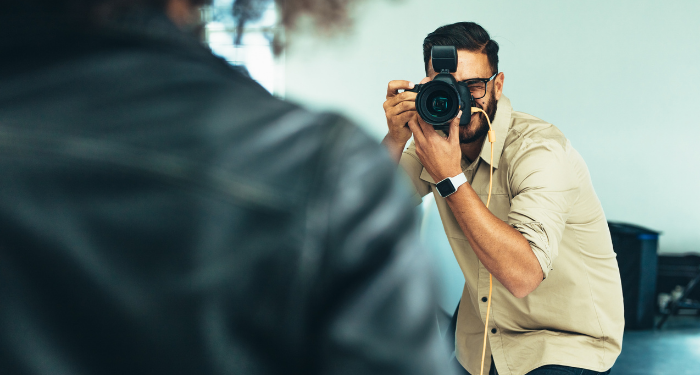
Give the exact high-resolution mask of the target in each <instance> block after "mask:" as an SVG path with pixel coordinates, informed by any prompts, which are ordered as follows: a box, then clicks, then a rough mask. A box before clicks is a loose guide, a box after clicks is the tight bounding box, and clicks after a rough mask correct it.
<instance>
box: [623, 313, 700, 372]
mask: <svg viewBox="0 0 700 375" xmlns="http://www.w3.org/2000/svg"><path fill="white" fill-rule="evenodd" d="M610 374H611V375H700V316H674V317H671V318H670V319H669V320H668V321H667V322H666V324H665V325H664V327H663V328H662V329H660V330H650V331H627V332H625V335H624V338H623V342H622V354H620V357H618V359H617V361H616V362H615V365H614V366H613V368H612V371H611V372H610Z"/></svg>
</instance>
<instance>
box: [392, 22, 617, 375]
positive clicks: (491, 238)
mask: <svg viewBox="0 0 700 375" xmlns="http://www.w3.org/2000/svg"><path fill="white" fill-rule="evenodd" d="M433 46H455V47H456V49H457V54H458V66H457V71H456V72H455V73H453V75H454V77H455V79H456V80H457V81H466V82H467V83H468V85H469V89H470V92H471V94H472V96H473V97H474V98H475V99H476V106H477V107H479V108H481V109H482V110H483V111H484V112H486V114H488V116H489V117H490V119H491V120H492V123H493V124H492V125H493V130H494V132H495V134H496V140H495V143H494V146H493V147H494V158H493V168H494V172H493V196H492V198H491V202H490V206H489V208H488V209H487V208H486V206H485V203H486V199H487V195H488V190H489V157H490V144H489V142H488V141H487V140H486V139H485V138H486V137H485V136H486V133H487V131H488V130H489V127H488V123H487V120H486V118H485V117H484V116H483V114H481V113H478V114H475V115H473V116H472V117H471V121H470V122H469V124H468V125H466V126H459V121H460V119H459V116H458V118H455V119H454V120H453V121H452V122H451V123H450V127H449V132H448V134H444V133H442V132H437V131H435V129H434V128H433V127H432V126H431V125H428V124H426V123H425V122H424V121H423V120H422V119H421V118H420V117H419V116H418V115H417V113H416V104H415V98H416V94H415V93H413V92H401V93H400V92H399V91H400V90H402V89H403V90H408V89H411V88H413V87H414V85H413V83H411V82H408V81H392V82H390V83H389V87H388V91H387V98H386V102H385V103H384V110H385V112H386V117H387V123H388V127H389V132H388V134H387V136H386V137H385V139H384V144H385V145H386V147H387V148H388V149H389V151H390V153H391V154H392V155H393V157H394V158H395V159H396V160H400V165H401V167H402V168H403V169H404V170H405V171H406V172H407V173H408V176H409V177H410V179H411V180H412V182H413V185H414V186H415V189H416V192H415V194H416V198H417V199H418V202H419V201H420V197H422V196H425V195H426V194H429V193H431V192H432V193H433V195H434V196H435V200H436V202H437V206H438V209H439V212H440V216H441V218H442V222H443V225H444V228H445V232H446V234H447V237H448V239H449V242H450V245H451V247H452V250H453V252H454V254H455V258H456V259H457V262H458V263H459V266H460V267H461V269H462V272H463V274H464V277H465V280H466V283H465V286H464V291H463V294H462V298H461V301H460V305H459V312H458V316H457V328H456V333H455V348H456V349H455V354H456V358H457V359H458V361H459V363H460V364H461V365H462V366H463V367H464V368H465V369H466V371H468V372H469V373H471V374H472V375H473V374H479V372H480V366H481V358H482V346H483V344H482V343H483V335H484V331H485V329H486V330H487V335H488V338H487V340H488V341H487V344H486V356H485V359H486V363H485V369H486V371H488V369H489V368H490V372H491V374H500V375H522V374H599V373H602V374H606V373H608V371H609V369H610V368H611V367H612V365H613V363H614V362H615V359H616V358H617V356H618V355H619V354H620V350H621V345H622V332H623V328H624V318H623V304H622V288H621V283H620V275H619V270H618V266H617V261H616V259H615V253H614V252H613V248H612V242H611V238H610V233H609V230H608V226H607V222H606V219H605V215H604V213H603V209H602V208H601V204H600V202H599V200H598V198H597V196H596V194H595V191H594V190H593V186H592V184H591V179H590V176H589V173H588V169H587V167H586V164H585V163H584V161H583V159H582V158H581V156H580V155H579V154H578V153H577V152H576V150H575V149H574V148H573V147H572V146H571V144H570V143H569V141H568V140H567V139H566V137H564V134H562V132H561V131H560V130H559V129H557V128H556V127H555V126H554V125H551V124H548V123H547V122H545V121H543V120H540V119H538V118H536V117H534V116H531V115H528V114H525V113H522V112H517V111H515V110H513V108H512V107H511V103H510V100H508V98H507V97H506V96H505V95H503V85H504V74H503V73H502V72H499V71H498V44H497V43H496V42H495V41H493V40H491V39H490V37H489V34H488V33H487V32H486V30H484V29H483V28H482V27H481V26H479V25H477V24H475V23H471V22H460V23H455V24H451V25H446V26H443V27H440V28H438V29H437V30H435V31H434V32H432V33H430V34H429V35H428V36H427V37H426V38H425V40H424V42H423V51H424V60H425V69H426V74H427V76H428V77H427V78H425V79H424V80H423V82H426V81H429V80H430V79H432V78H433V77H435V75H436V72H435V71H433V69H432V65H431V62H430V53H431V49H432V47H433ZM423 82H421V83H423ZM461 116H469V114H468V113H467V114H465V113H462V114H461ZM411 136H413V142H412V143H411V144H410V145H409V147H408V148H407V149H406V150H405V151H403V150H404V147H405V145H406V143H407V142H408V140H409V139H410V138H411ZM402 151H403V153H402ZM461 174H464V176H466V180H467V183H463V184H462V185H459V186H458V187H457V190H456V191H455V192H454V193H453V194H451V195H448V196H446V197H442V196H440V194H439V193H438V190H437V189H436V182H440V181H442V180H444V179H446V178H454V177H458V178H456V179H455V181H458V180H459V179H460V177H461V176H460V175H461ZM462 178H463V177H462ZM489 273H491V274H492V275H493V295H492V297H491V298H492V301H491V312H490V318H489V320H488V325H487V327H485V322H486V314H487V311H486V310H487V305H488V302H489V301H488V295H489ZM462 371H464V370H462Z"/></svg>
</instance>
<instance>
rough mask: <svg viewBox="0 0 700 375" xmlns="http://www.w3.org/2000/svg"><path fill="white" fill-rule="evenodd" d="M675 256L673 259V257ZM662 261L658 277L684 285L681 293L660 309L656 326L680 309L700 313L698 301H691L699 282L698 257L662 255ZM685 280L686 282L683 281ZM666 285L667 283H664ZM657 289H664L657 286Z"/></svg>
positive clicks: (661, 325)
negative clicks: (659, 317) (670, 279)
mask: <svg viewBox="0 0 700 375" xmlns="http://www.w3.org/2000/svg"><path fill="white" fill-rule="evenodd" d="M673 258H675V259H673ZM664 261H665V262H664V263H663V264H659V279H660V280H661V279H662V278H673V279H677V280H675V282H676V283H677V284H675V285H685V287H684V288H683V293H682V294H681V295H680V296H679V297H678V298H675V299H673V300H672V301H671V303H670V304H669V306H668V307H667V308H665V309H663V310H662V311H661V319H660V320H659V322H658V323H657V325H656V328H661V327H663V325H664V323H666V320H667V319H668V318H669V316H672V315H676V314H677V313H678V311H679V310H680V309H694V310H696V311H697V312H699V313H700V302H697V300H695V301H693V300H692V296H695V295H697V291H699V290H700V288H698V284H700V265H699V264H700V257H699V256H697V255H687V256H680V257H670V256H666V257H664ZM685 281H687V283H685ZM664 286H667V285H664ZM659 291H660V292H661V291H665V290H663V289H661V288H659Z"/></svg>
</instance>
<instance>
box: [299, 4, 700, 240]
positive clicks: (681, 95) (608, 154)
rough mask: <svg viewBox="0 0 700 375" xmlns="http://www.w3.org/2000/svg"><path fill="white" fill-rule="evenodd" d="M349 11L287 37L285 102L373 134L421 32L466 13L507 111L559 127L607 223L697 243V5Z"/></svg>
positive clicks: (378, 132)
mask: <svg viewBox="0 0 700 375" xmlns="http://www.w3.org/2000/svg"><path fill="white" fill-rule="evenodd" d="M356 14H357V22H356V26H355V30H354V32H352V33H351V34H350V35H346V36H344V37H342V38H340V39H334V40H332V41H329V40H322V39H319V38H318V37H317V36H316V35H311V34H308V33H307V34H304V33H303V32H302V33H298V34H297V35H294V34H292V35H291V38H292V41H293V44H292V47H291V48H290V49H289V50H288V53H287V56H286V92H287V97H288V98H290V99H292V100H297V101H299V102H302V103H304V104H307V105H312V106H314V107H315V108H334V109H337V110H340V111H342V112H343V113H345V114H347V115H348V116H350V117H352V118H353V119H355V120H356V121H357V122H358V123H359V124H360V125H361V126H363V127H364V128H365V129H367V130H368V131H369V132H370V133H371V134H373V135H374V136H376V137H377V139H379V138H380V137H381V136H383V135H384V133H385V131H386V130H385V129H386V123H385V118H384V113H383V110H382V102H383V101H384V95H385V92H386V84H387V82H388V81H389V80H392V79H409V80H413V81H415V82H417V81H419V80H420V79H421V78H422V77H423V76H424V73H423V62H422V55H421V42H422V39H423V38H424V37H425V35H426V34H427V33H428V32H430V31H432V30H433V29H435V28H436V27H438V26H440V25H443V24H447V23H452V22H456V21H465V20H466V21H475V22H478V23H480V24H481V25H482V26H484V27H485V28H486V29H487V30H488V31H489V33H491V35H492V37H493V38H494V39H495V40H496V41H498V42H499V44H500V45H501V53H500V59H501V63H500V66H499V68H500V70H501V71H503V72H504V73H505V77H506V78H505V88H504V92H505V94H506V95H507V96H508V97H509V98H510V99H511V101H512V104H513V107H514V108H515V109H516V110H519V111H523V112H527V113H530V114H532V115H535V116H537V117H540V118H542V119H544V120H546V121H549V122H551V123H553V124H555V125H557V126H558V127H559V128H560V129H562V130H563V131H564V133H565V134H566V135H567V137H568V138H569V139H570V140H571V143H572V144H573V145H574V147H575V148H576V149H577V150H578V151H579V152H580V153H581V154H582V155H583V157H584V159H585V160H586V162H587V163H588V167H589V169H590V171H591V175H592V178H593V183H594V186H595V188H596V191H597V193H598V196H599V197H600V199H601V201H602V203H603V208H604V209H605V212H606V214H607V216H608V219H610V220H617V221H626V222H632V223H636V224H639V225H643V226H647V227H650V228H652V229H657V230H661V231H663V232H664V234H663V235H662V236H661V239H660V251H661V252H666V253H670V252H678V253H682V252H691V251H695V252H700V225H699V223H700V220H699V218H698V212H699V211H700V203H698V200H697V198H696V196H697V195H698V194H699V193H700V144H699V143H700V142H699V141H700V121H698V118H697V117H696V116H697V112H698V111H697V108H698V102H699V101H700V1H668V2H661V1H600V0H597V1H533V0H528V1H488V2H485V1H479V2H477V1H467V0H449V1H448V0H443V1H425V0H420V1H419V0H405V1H371V2H370V1H367V2H365V4H364V5H362V6H361V7H359V8H358V9H357V10H356ZM431 228H432V227H431ZM424 230H425V229H424ZM431 233H432V234H434V236H435V237H431ZM441 236H444V233H442V232H440V231H438V230H437V229H434V228H432V229H431V231H430V232H429V233H428V234H427V235H426V239H427V241H428V242H429V243H430V244H431V246H432V247H440V246H441V245H439V244H440V243H443V242H441V241H443V238H442V237H441ZM440 251H442V250H440Z"/></svg>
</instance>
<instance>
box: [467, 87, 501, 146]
mask: <svg viewBox="0 0 700 375" xmlns="http://www.w3.org/2000/svg"><path fill="white" fill-rule="evenodd" d="M476 106H477V107H479V108H481V109H483V110H484V112H486V114H487V115H488V116H489V119H491V123H493V121H494V117H496V108H497V107H498V102H497V101H496V91H495V90H491V95H490V96H489V100H488V103H487V104H486V107H485V108H484V107H482V106H481V105H479V103H476ZM488 131H489V123H488V122H487V121H486V118H485V117H484V114H483V113H481V112H477V113H476V114H474V115H472V116H471V121H469V124H467V125H460V127H459V143H461V144H467V143H472V142H475V141H478V140H479V139H481V138H483V137H484V136H485V135H486V133H488Z"/></svg>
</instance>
